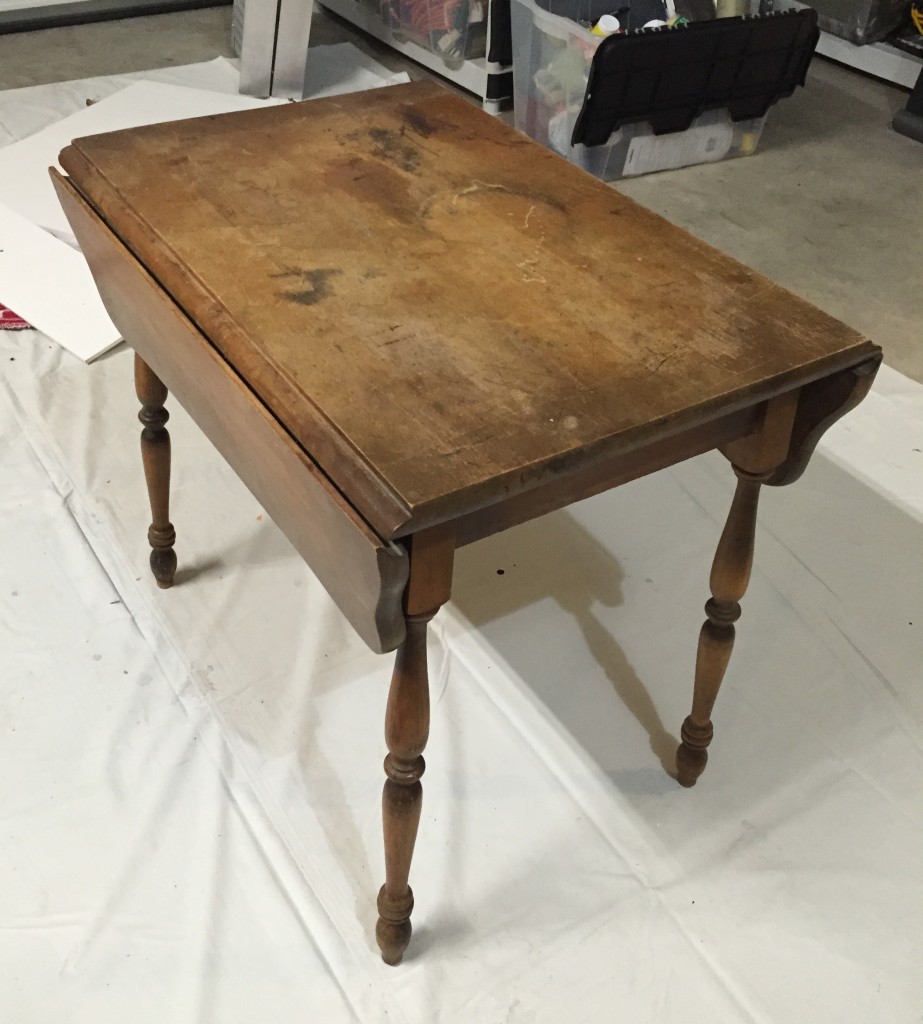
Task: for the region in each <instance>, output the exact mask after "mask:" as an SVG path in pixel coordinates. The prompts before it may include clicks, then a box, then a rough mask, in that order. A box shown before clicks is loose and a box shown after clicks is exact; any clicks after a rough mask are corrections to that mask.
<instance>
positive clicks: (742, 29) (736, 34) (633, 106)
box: [571, 8, 820, 146]
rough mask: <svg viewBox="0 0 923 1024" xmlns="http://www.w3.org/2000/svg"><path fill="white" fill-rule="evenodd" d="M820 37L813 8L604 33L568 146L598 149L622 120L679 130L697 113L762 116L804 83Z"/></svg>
mask: <svg viewBox="0 0 923 1024" xmlns="http://www.w3.org/2000/svg"><path fill="white" fill-rule="evenodd" d="M819 38H820V33H819V31H818V29H817V12H816V11H814V10H812V9H810V8H806V9H804V10H793V11H780V12H778V13H775V14H767V15H756V16H754V17H747V18H719V19H717V20H715V21H702V22H693V23H691V24H689V25H684V26H682V27H675V28H659V29H658V28H655V29H645V30H644V31H642V32H636V33H632V34H630V35H612V36H607V37H606V38H605V39H603V41H602V42H601V43H600V44H599V47H598V48H597V50H596V53H595V55H594V57H593V64H592V66H591V67H590V76H589V81H588V82H587V91H586V97H585V98H584V101H583V108H582V109H581V111H580V114H579V116H578V117H577V121H576V124H575V125H574V132H573V136H572V137H571V143H572V144H576V143H578V142H582V143H583V144H584V145H587V146H599V145H602V144H603V143H604V142H606V141H607V140H608V139H609V136H610V135H611V134H612V132H613V131H615V130H616V129H617V128H618V127H620V126H621V125H623V124H630V123H633V122H637V121H648V122H650V125H651V127H652V128H653V129H654V133H655V134H656V135H663V134H665V133H667V132H678V131H685V130H686V129H687V128H688V127H689V126H690V125H691V124H692V122H693V121H694V120H695V118H696V117H698V116H699V114H701V113H702V112H703V111H705V110H715V109H721V108H726V109H727V110H728V111H729V112H730V115H731V119H732V120H734V121H742V120H744V119H746V118H756V117H762V116H763V115H764V114H765V113H766V111H767V110H768V109H769V108H770V107H771V106H772V105H773V103H775V102H776V101H777V100H780V99H782V98H783V97H785V96H791V94H792V93H793V92H794V91H795V89H796V87H797V86H799V85H804V80H805V76H806V75H807V71H808V65H809V64H810V63H811V57H812V56H813V55H814V48H815V46H816V45H817V41H818V39H819Z"/></svg>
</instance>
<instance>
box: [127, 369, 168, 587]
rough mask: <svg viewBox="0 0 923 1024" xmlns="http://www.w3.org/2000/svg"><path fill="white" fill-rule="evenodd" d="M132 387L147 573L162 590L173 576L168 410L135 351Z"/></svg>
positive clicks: (159, 388)
mask: <svg viewBox="0 0 923 1024" xmlns="http://www.w3.org/2000/svg"><path fill="white" fill-rule="evenodd" d="M135 390H136V392H137V395H138V401H139V402H140V403H141V411H140V412H139V413H138V419H139V420H140V421H141V424H142V426H143V428H144V429H143V430H142V431H141V458H142V460H143V462H144V477H145V480H146V481H147V493H148V498H149V499H150V503H151V519H152V522H151V526H150V529H149V530H148V531H147V539H148V543H149V544H150V545H151V572H152V573H153V574H154V579H155V581H156V582H157V586H158V587H160V588H161V589H163V590H166V589H167V588H168V587H172V586H173V579H174V576H175V575H176V552H175V551H174V550H173V545H174V544H175V543H176V531H175V530H174V529H173V525H172V524H171V522H170V432H169V431H168V430H167V428H166V423H167V420H168V419H169V418H170V414H169V412H167V410H166V409H165V408H164V403H165V402H166V400H167V389H166V387H165V386H164V385H163V383H162V382H161V381H160V379H159V378H158V377H157V375H156V374H155V373H154V371H153V370H152V369H151V368H150V367H149V366H148V365H147V363H145V362H144V360H143V359H142V358H141V357H140V356H139V355H137V354H135Z"/></svg>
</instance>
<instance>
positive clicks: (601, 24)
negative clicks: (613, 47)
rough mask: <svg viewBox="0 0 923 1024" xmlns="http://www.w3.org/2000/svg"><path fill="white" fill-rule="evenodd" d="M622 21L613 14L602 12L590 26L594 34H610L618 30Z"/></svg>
mask: <svg viewBox="0 0 923 1024" xmlns="http://www.w3.org/2000/svg"><path fill="white" fill-rule="evenodd" d="M621 28H622V23H621V22H620V21H619V19H618V18H616V16H615V15H614V14H604V15H603V16H602V17H601V18H600V19H599V21H597V22H596V24H595V25H594V26H593V28H592V30H591V31H592V32H593V35H594V36H611V35H612V34H613V33H615V32H618V31H620V30H621Z"/></svg>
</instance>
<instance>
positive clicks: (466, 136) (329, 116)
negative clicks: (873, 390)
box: [61, 83, 877, 538]
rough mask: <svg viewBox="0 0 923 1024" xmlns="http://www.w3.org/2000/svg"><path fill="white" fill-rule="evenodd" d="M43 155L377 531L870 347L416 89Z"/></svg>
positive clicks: (616, 446)
mask: <svg viewBox="0 0 923 1024" xmlns="http://www.w3.org/2000/svg"><path fill="white" fill-rule="evenodd" d="M267 154H271V159H267ZM61 162H62V164H63V165H64V166H65V168H66V169H67V170H68V171H69V173H71V174H72V176H73V177H74V180H75V183H76V184H77V186H78V187H79V188H80V190H81V191H82V192H83V193H84V194H85V196H86V197H87V198H88V199H89V201H90V202H91V203H92V205H93V206H94V207H95V208H96V209H97V210H98V211H99V213H100V215H101V216H102V217H103V218H104V219H106V220H107V221H108V222H109V223H111V224H117V225H118V233H119V235H120V236H121V237H122V238H123V240H124V241H125V242H126V244H127V245H128V247H129V248H130V249H131V250H132V251H133V252H134V253H135V254H136V255H137V256H138V258H139V259H140V260H141V262H142V263H144V265H145V266H146V267H147V268H148V270H150V271H151V273H152V274H153V276H154V277H155V278H156V279H157V280H158V281H159V282H160V283H161V284H162V285H163V287H164V288H165V289H166V290H167V291H168V292H169V293H170V294H171V295H172V296H173V297H174V298H175V299H176V301H177V302H178V304H179V305H180V306H181V308H182V309H183V310H184V311H185V312H186V313H187V315H188V316H189V317H190V319H191V320H192V321H193V322H195V323H196V324H197V325H198V327H199V328H200V330H201V331H202V333H203V334H204V335H205V336H206V337H207V338H209V339H210V340H211V342H212V343H213V344H214V345H215V346H216V347H217V348H218V349H219V350H220V351H221V352H222V354H223V356H224V357H225V359H226V360H227V361H228V363H229V364H230V365H231V366H232V367H234V369H235V370H236V371H237V372H238V374H239V375H240V376H241V377H242V378H243V379H244V380H246V381H247V382H248V383H249V385H250V386H251V387H252V388H253V390H254V391H255V392H256V394H257V395H258V396H259V397H260V398H261V399H262V401H263V402H264V403H265V404H266V406H267V408H269V409H270V410H271V411H272V412H273V414H274V415H275V416H276V418H277V419H278V420H279V421H280V422H283V423H285V424H286V425H287V427H288V428H289V429H290V430H291V432H292V435H293V436H294V437H295V439H296V440H297V441H298V442H299V443H300V444H301V445H302V447H304V449H305V450H306V451H309V452H310V453H311V455H312V457H313V458H314V459H315V461H316V462H317V463H318V465H319V466H320V467H321V468H322V469H323V470H324V472H325V473H326V474H327V475H328V476H329V478H330V479H331V480H332V481H333V482H334V483H335V484H336V486H337V487H338V489H339V490H340V491H341V492H342V493H343V494H346V495H348V496H349V499H350V501H351V502H352V503H353V504H354V506H355V507H356V508H357V509H358V510H359V511H360V512H361V514H362V515H363V516H364V517H365V518H366V520H367V521H368V522H369V523H371V524H372V525H373V526H374V528H375V529H376V531H377V532H378V533H379V534H380V535H381V536H382V537H385V538H389V537H394V536H397V535H399V534H408V533H412V532H415V531H416V530H418V529H420V528H422V527H425V526H428V525H432V524H434V523H436V522H439V521H443V520H445V519H448V518H454V517H456V516H459V515H463V514H468V513H471V512H474V511H476V510H478V509H482V508H486V507H488V506H489V505H491V504H494V503H496V502H499V501H503V500H505V499H507V498H510V497H512V496H513V495H515V494H519V493H523V492H526V491H528V490H530V489H532V488H536V487H540V486H543V485H545V484H547V483H548V482H550V481H551V480H553V479H555V478H556V477H561V476H566V475H568V474H569V473H570V472H572V471H573V470H574V469H575V468H577V467H583V466H586V465H589V464H590V463H592V462H593V461H604V460H606V459H608V458H612V457H614V456H616V455H617V454H619V453H622V452H625V451H628V450H632V449H636V448H638V447H640V446H641V445H643V444H647V443H650V442H653V441H655V440H656V439H657V438H658V437H661V436H668V435H676V434H677V433H679V432H680V431H682V430H685V429H689V428H692V427H694V426H696V425H698V424H701V423H703V422H706V421H708V420H710V419H714V418H716V417H718V416H720V415H722V414H724V413H730V412H733V411H735V410H738V409H742V408H746V407H748V406H752V405H754V404H756V403H758V402H761V401H765V400H768V399H769V398H772V397H773V396H774V395H776V394H778V393H780V392H782V391H790V390H793V389H795V388H797V387H799V386H802V385H804V384H806V383H809V382H810V381H812V380H817V379H820V378H822V377H824V376H826V375H828V374H830V373H833V372H835V371H836V370H839V369H844V368H846V367H848V366H850V365H853V364H856V363H859V362H861V361H862V360H863V359H868V358H870V357H872V356H874V354H875V353H876V352H877V349H876V348H875V346H873V345H872V344H871V343H870V342H868V341H866V340H865V339H863V338H862V337H861V336H860V335H858V334H857V333H856V332H855V331H853V330H851V329H849V328H847V327H845V326H844V325H843V324H841V323H838V322H837V321H836V320H834V319H832V318H831V317H829V316H827V315H826V314H824V313H822V312H820V311H819V310H817V309H816V308H814V307H813V306H811V305H810V304H808V303H806V302H804V301H803V300H801V299H798V298H797V297H795V296H793V295H791V294H790V293H789V292H787V291H785V290H784V289H783V288H781V287H779V286H778V285H776V284H773V283H772V282H770V281H768V280H767V279H766V278H764V277H761V276H760V275H758V274H755V273H754V272H752V271H750V270H748V269H747V268H745V267H743V266H741V265H740V264H739V263H737V262H736V261H734V260H733V259H731V258H729V257H728V256H725V255H723V254H721V253H719V252H717V251H716V250H715V249H712V248H710V247H709V246H707V245H705V244H704V243H703V242H701V241H699V240H697V239H695V238H693V237H692V236H691V235H689V234H688V233H687V232H685V231H682V230H681V229H679V228H677V227H674V226H673V225H670V224H669V223H667V222H666V221H664V220H663V219H661V218H660V217H658V216H656V215H655V214H653V213H651V212H650V211H648V210H645V209H643V208H641V207H639V206H637V205H636V204H634V203H633V202H631V201H630V200H628V199H627V198H625V197H623V196H621V195H619V194H618V193H617V192H614V191H613V190H612V189H610V188H608V187H606V186H605V185H604V184H602V183H601V182H598V181H595V180H594V179H592V178H591V177H590V176H589V175H587V174H585V173H583V172H582V171H580V170H578V169H577V168H574V167H572V166H570V165H569V164H567V163H566V162H565V161H563V160H561V159H560V158H559V157H558V156H556V155H555V154H553V153H551V152H549V151H548V150H546V149H544V148H542V147H541V146H539V145H537V144H535V143H533V142H531V141H530V140H528V139H526V138H525V137H524V136H522V135H520V134H518V133H517V132H515V131H514V130H512V129H511V128H508V127H506V126H504V125H503V124H501V123H500V122H499V121H498V120H497V119H495V118H491V117H489V116H487V115H485V114H483V113H482V112H480V111H478V110H476V109H475V108H473V107H472V106H471V105H470V104H468V103H466V102H465V101H464V100H461V99H459V98H457V97H453V96H451V95H449V94H448V93H447V92H445V91H444V90H442V89H441V88H439V87H437V86H434V85H430V84H423V83H416V84H413V85H409V86H398V87H394V88H390V89H382V90H376V91H374V92H370V93H363V94H357V95H354V96H343V97H335V98H332V99H328V100H318V101H311V102H308V103H303V104H290V105H286V106H282V107H276V108H272V109H264V110H258V111H252V112H242V113H235V114H228V115H222V116H219V117H210V118H200V119H196V120H193V121H181V122H175V123H172V124H166V125H156V126H150V127H146V128H139V129H131V130H129V131H124V132H115V133H112V134H109V135H105V136H97V137H94V138H89V139H78V140H76V141H75V142H74V144H73V146H72V147H70V148H69V149H67V150H66V151H65V152H64V154H62V157H61ZM242 266H245V267H246V271H245V272H244V271H242Z"/></svg>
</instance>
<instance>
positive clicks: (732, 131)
mask: <svg viewBox="0 0 923 1024" xmlns="http://www.w3.org/2000/svg"><path fill="white" fill-rule="evenodd" d="M587 14H588V15H590V14H591V9H590V6H589V4H588V5H587ZM586 20H587V21H592V20H595V18H592V17H591V16H588V17H587V19H586ZM512 35H513V97H514V104H515V115H514V116H515V121H514V123H515V125H516V127H517V128H518V129H519V130H520V131H523V132H525V133H526V134H527V135H529V136H531V137H532V138H533V139H535V140H536V141H538V142H541V143H543V144H544V145H546V146H548V147H550V148H551V149H553V150H555V151H556V152H558V153H560V154H561V155H562V156H564V157H566V158H567V159H568V160H569V161H570V162H571V163H574V164H577V166H578V167H582V168H583V169H584V170H585V171H589V172H590V174H593V175H595V176H596V177H598V178H603V179H605V180H607V181H614V180H616V179H618V178H625V177H631V176H633V175H638V174H647V173H649V172H651V171H666V170H672V169H674V168H677V167H687V166H689V165H691V164H703V163H712V162H716V161H718V160H726V159H728V158H730V157H734V156H747V155H749V154H750V153H752V152H753V151H754V150H755V149H756V147H757V145H758V143H759V140H760V135H761V134H762V131H763V126H764V125H765V123H766V116H765V115H764V116H762V117H758V118H749V119H745V120H741V121H732V120H731V117H730V114H729V113H728V111H727V110H708V111H705V112H704V113H703V114H701V115H699V117H697V118H696V119H695V120H694V121H693V122H692V124H691V126H690V127H689V128H688V129H687V130H685V131H678V132H669V133H667V134H663V135H655V134H654V131H653V129H652V127H651V125H650V124H648V123H646V122H637V123H631V124H624V125H622V126H621V127H620V128H618V129H616V130H615V131H614V132H613V133H612V135H611V136H610V137H609V140H608V142H606V143H604V144H602V145H599V146H584V145H582V144H579V143H578V144H577V145H571V135H572V133H573V130H574V125H575V123H576V120H577V116H578V114H579V113H580V110H581V107H582V106H583V100H584V96H585V95H586V91H587V82H588V79H589V73H590V65H591V64H592V61H593V55H594V54H595V52H596V48H597V47H598V46H599V44H600V43H601V42H602V40H603V37H602V36H597V35H593V33H592V32H590V30H589V29H588V28H584V27H583V26H582V25H580V24H579V23H578V22H577V21H574V20H572V19H570V18H565V17H561V16H560V15H558V14H553V13H551V11H548V10H544V9H543V8H542V7H540V6H539V5H538V4H537V3H535V0H512Z"/></svg>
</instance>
